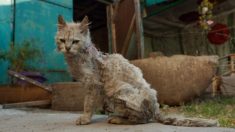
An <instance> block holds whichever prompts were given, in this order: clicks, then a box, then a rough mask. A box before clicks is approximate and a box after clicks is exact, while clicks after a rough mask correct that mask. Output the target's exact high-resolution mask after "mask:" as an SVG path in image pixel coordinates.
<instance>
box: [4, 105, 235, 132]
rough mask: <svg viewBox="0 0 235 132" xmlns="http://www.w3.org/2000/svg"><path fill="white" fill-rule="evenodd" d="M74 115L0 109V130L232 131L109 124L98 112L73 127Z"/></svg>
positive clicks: (154, 125)
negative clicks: (88, 121)
mask: <svg viewBox="0 0 235 132" xmlns="http://www.w3.org/2000/svg"><path fill="white" fill-rule="evenodd" d="M78 116H80V114H78V113H69V112H59V111H50V110H39V109H21V110H16V109H1V108H0V132H235V129H232V128H217V127H212V128H199V127H197V128H195V127H176V126H167V125H162V124H159V123H149V124H144V125H112V124H108V123H106V121H105V120H106V118H107V117H106V116H101V115H96V116H94V117H93V122H92V124H90V125H84V126H76V125H75V120H76V118H77V117H78Z"/></svg>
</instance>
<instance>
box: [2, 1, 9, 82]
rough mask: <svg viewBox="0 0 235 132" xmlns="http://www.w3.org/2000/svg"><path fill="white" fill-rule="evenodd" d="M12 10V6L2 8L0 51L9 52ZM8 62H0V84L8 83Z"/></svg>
mask: <svg viewBox="0 0 235 132" xmlns="http://www.w3.org/2000/svg"><path fill="white" fill-rule="evenodd" d="M10 16H11V8H10V6H6V5H4V6H1V7H0V51H3V50H7V49H8V48H9V43H10V41H11V30H12V28H11V27H12V26H11V17H10ZM7 67H8V64H7V62H4V61H0V73H1V75H0V84H3V83H6V82H8V76H7Z"/></svg>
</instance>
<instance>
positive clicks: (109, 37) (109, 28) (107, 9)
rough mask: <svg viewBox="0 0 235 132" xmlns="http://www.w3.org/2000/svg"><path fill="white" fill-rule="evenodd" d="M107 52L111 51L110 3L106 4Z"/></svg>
mask: <svg viewBox="0 0 235 132" xmlns="http://www.w3.org/2000/svg"><path fill="white" fill-rule="evenodd" d="M106 15H107V29H108V45H109V53H113V46H112V29H111V27H112V26H111V14H110V5H108V6H106Z"/></svg>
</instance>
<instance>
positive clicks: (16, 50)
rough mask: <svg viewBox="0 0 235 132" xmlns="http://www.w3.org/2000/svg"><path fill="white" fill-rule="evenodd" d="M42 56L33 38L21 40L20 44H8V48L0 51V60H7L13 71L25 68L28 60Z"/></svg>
mask: <svg viewBox="0 0 235 132" xmlns="http://www.w3.org/2000/svg"><path fill="white" fill-rule="evenodd" d="M41 57H42V54H41V51H40V49H39V48H38V47H37V46H36V45H35V43H34V41H33V40H30V41H23V42H22V43H21V44H13V43H11V44H10V49H9V50H8V51H5V52H3V51H2V52H0V60H5V61H8V62H9V64H10V67H9V68H10V69H11V70H14V71H17V72H19V71H23V70H27V68H29V67H30V66H29V65H28V64H29V62H30V61H35V60H38V59H39V58H41Z"/></svg>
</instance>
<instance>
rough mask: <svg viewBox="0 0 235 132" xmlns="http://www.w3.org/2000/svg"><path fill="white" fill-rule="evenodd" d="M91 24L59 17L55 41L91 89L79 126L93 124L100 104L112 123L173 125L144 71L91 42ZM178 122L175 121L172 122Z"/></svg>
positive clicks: (77, 76) (78, 77)
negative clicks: (165, 122) (164, 115)
mask: <svg viewBox="0 0 235 132" xmlns="http://www.w3.org/2000/svg"><path fill="white" fill-rule="evenodd" d="M88 24H89V23H88V18H87V17H85V18H84V19H83V20H82V22H80V23H66V22H65V21H64V20H63V18H62V16H59V17H58V32H57V35H56V38H55V39H56V42H57V47H58V50H59V51H60V52H63V53H64V56H65V59H66V61H67V63H68V65H69V71H70V73H71V75H72V76H73V78H75V79H76V80H77V81H80V82H81V83H83V87H84V88H88V93H86V97H85V101H84V113H83V115H82V116H81V117H80V118H79V119H78V120H77V121H76V124H77V125H83V124H89V123H90V122H91V117H92V114H93V112H94V110H95V108H96V107H97V104H99V105H102V106H103V108H104V110H105V111H106V112H109V113H111V114H110V115H111V116H110V118H109V120H108V121H109V123H114V124H138V123H148V122H149V121H151V120H155V119H157V120H160V121H161V122H164V121H167V123H169V118H167V119H166V118H160V115H159V104H158V102H157V98H156V96H157V93H156V91H155V90H154V89H152V88H151V87H150V85H149V84H148V83H147V82H146V81H145V79H144V78H143V74H142V72H141V70H140V69H139V68H137V67H136V66H134V65H132V64H130V63H129V61H128V60H127V59H125V58H123V57H122V56H121V55H119V54H111V55H107V54H106V55H104V54H102V53H101V52H98V51H97V50H96V48H95V47H94V45H93V44H92V42H91V39H90V33H89V29H88ZM97 100H101V102H97ZM176 121H177V120H176V119H175V118H173V119H171V121H170V122H176ZM192 122H193V121H192ZM182 125H184V124H182Z"/></svg>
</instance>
